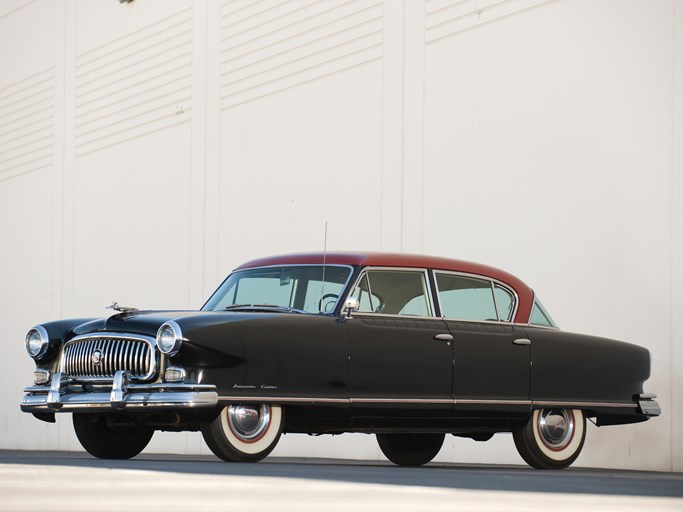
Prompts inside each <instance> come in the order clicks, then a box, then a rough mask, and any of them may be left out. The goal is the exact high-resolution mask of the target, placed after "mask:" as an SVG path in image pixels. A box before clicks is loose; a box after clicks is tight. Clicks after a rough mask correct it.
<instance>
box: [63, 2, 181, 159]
mask: <svg viewBox="0 0 683 512" xmlns="http://www.w3.org/2000/svg"><path fill="white" fill-rule="evenodd" d="M191 96H192V9H191V7H185V8H184V9H182V10H180V11H178V12H174V13H173V14H172V15H170V16H167V17H164V18H162V19H160V20H155V21H154V22H152V23H150V24H149V25H147V26H145V27H144V28H141V29H140V30H137V31H135V32H130V33H128V34H125V35H123V36H121V37H117V38H116V39H113V40H112V41H110V42H107V43H104V44H101V45H99V46H97V47H96V48H93V49H90V50H88V51H85V52H83V53H81V54H79V55H78V57H77V58H76V95H75V98H76V100H75V101H76V122H75V123H76V127H75V130H76V142H75V145H76V154H77V155H82V154H85V153H89V152H92V151H95V150H98V149H100V148H104V147H108V146H111V145H114V144H117V143H119V142H122V141H125V140H130V139H134V138H136V137H140V136H141V135H144V134H146V133H150V132H154V131H157V130H161V129H164V128H167V127H169V126H172V125H175V124H178V123H182V122H185V121H187V120H188V119H189V117H190V115H191V108H192V107H191V105H192V102H191V99H192V98H191Z"/></svg>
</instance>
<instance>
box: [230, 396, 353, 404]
mask: <svg viewBox="0 0 683 512" xmlns="http://www.w3.org/2000/svg"><path fill="white" fill-rule="evenodd" d="M218 401H219V402H229V403H235V402H276V403H283V404H284V403H308V404H317V403H321V404H348V403H350V401H349V399H348V398H312V397H311V398H306V397H286V396H219V397H218Z"/></svg>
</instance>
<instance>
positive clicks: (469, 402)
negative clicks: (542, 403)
mask: <svg viewBox="0 0 683 512" xmlns="http://www.w3.org/2000/svg"><path fill="white" fill-rule="evenodd" d="M458 404H463V405H531V404H532V402H531V400H470V399H467V398H456V399H455V405H458Z"/></svg>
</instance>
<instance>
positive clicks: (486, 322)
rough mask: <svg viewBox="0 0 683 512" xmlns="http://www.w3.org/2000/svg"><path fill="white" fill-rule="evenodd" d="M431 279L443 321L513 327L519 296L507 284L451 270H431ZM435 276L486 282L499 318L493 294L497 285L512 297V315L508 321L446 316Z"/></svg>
mask: <svg viewBox="0 0 683 512" xmlns="http://www.w3.org/2000/svg"><path fill="white" fill-rule="evenodd" d="M432 273H433V277H434V288H435V291H436V293H435V297H436V301H437V303H438V304H439V311H440V312H441V318H443V319H444V320H457V321H461V322H478V323H485V324H493V325H501V324H507V325H515V324H516V322H515V316H516V315H517V310H518V309H519V295H517V291H516V290H515V289H514V288H512V287H511V286H510V285H509V284H507V283H504V282H503V281H500V280H498V279H495V278H493V277H489V276H483V275H480V274H470V273H468V272H456V271H452V270H435V269H432ZM437 274H445V275H451V276H458V277H468V278H471V279H478V280H480V281H488V282H489V283H490V285H491V294H492V296H493V304H494V308H495V310H496V315H497V316H498V318H500V314H499V313H498V301H497V300H496V294H495V286H494V285H498V286H500V287H501V288H503V289H505V290H507V291H508V292H510V293H511V294H512V297H513V298H514V300H515V305H514V307H513V308H512V313H511V314H510V320H496V321H493V320H474V319H471V318H456V317H450V316H446V315H445V313H444V310H443V307H442V306H441V296H440V295H439V294H440V290H439V281H438V279H437Z"/></svg>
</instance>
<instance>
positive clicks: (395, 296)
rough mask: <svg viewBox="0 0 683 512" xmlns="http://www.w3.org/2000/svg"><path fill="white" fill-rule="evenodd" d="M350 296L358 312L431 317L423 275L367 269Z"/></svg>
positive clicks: (410, 272) (413, 272) (415, 272)
mask: <svg viewBox="0 0 683 512" xmlns="http://www.w3.org/2000/svg"><path fill="white" fill-rule="evenodd" d="M351 295H352V296H353V297H356V299H358V302H359V303H360V307H359V309H358V311H360V312H365V313H382V314H385V315H412V316H432V309H431V306H430V302H429V298H428V289H427V282H426V279H425V274H424V272H419V271H410V270H368V271H366V272H365V274H363V277H362V278H361V279H360V281H359V282H358V285H357V286H356V288H355V290H354V291H353V292H352V293H351Z"/></svg>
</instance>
